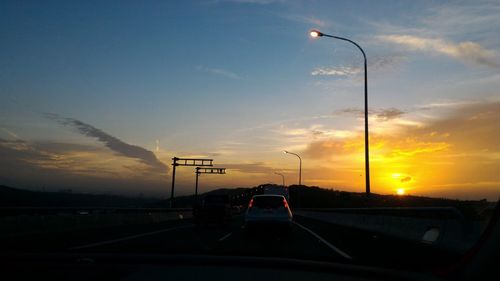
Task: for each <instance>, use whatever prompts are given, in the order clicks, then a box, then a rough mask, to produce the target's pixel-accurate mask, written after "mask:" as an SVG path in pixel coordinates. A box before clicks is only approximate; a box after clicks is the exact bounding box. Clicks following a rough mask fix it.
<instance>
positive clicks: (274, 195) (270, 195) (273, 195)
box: [252, 194, 285, 198]
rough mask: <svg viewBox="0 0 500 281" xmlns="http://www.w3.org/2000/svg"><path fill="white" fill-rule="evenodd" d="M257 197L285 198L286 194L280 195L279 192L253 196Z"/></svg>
mask: <svg viewBox="0 0 500 281" xmlns="http://www.w3.org/2000/svg"><path fill="white" fill-rule="evenodd" d="M255 197H283V198H285V196H283V195H279V194H259V195H254V196H252V198H255Z"/></svg>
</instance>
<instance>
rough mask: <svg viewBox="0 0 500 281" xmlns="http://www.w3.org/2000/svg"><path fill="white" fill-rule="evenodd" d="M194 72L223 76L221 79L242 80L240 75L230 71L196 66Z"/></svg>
mask: <svg viewBox="0 0 500 281" xmlns="http://www.w3.org/2000/svg"><path fill="white" fill-rule="evenodd" d="M196 70H199V71H204V72H208V73H211V74H215V75H219V76H223V77H226V78H231V79H238V80H239V79H243V78H242V77H241V76H240V75H238V74H236V73H234V72H232V71H229V70H226V69H222V68H211V67H205V66H202V65H197V66H196Z"/></svg>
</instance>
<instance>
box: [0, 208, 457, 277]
mask: <svg viewBox="0 0 500 281" xmlns="http://www.w3.org/2000/svg"><path fill="white" fill-rule="evenodd" d="M0 247H1V248H2V249H3V251H16V252H17V251H25V252H26V251H27V252H46V251H49V252H72V253H86V252H93V253H96V252H97V253H101V252H106V253H109V252H111V253H166V254H208V255H237V256H259V257H285V258H299V259H312V260H327V261H334V262H343V263H361V264H370V265H383V266H388V265H389V266H391V267H395V268H408V267H411V268H415V267H418V268H420V269H424V270H431V269H432V268H434V267H435V266H436V265H441V266H442V265H447V264H450V263H451V262H452V261H453V260H454V259H455V258H456V257H455V256H453V255H451V254H449V253H444V252H442V251H439V250H437V249H435V248H432V247H429V246H426V245H421V244H412V243H409V242H407V241H399V240H396V239H393V238H389V237H381V236H379V235H375V234H373V233H367V232H363V231H359V230H354V229H348V228H345V227H341V226H335V225H332V224H326V223H322V222H319V221H313V220H310V219H306V218H301V217H297V216H296V218H295V222H294V226H293V228H292V231H291V233H289V234H284V233H280V232H279V231H273V230H269V229H266V230H262V231H255V232H251V233H248V231H245V229H244V228H243V218H242V216H238V217H236V218H234V219H233V220H232V221H231V222H230V223H229V224H227V225H225V226H207V227H196V226H195V225H194V224H192V223H191V221H190V220H178V221H167V222H163V223H158V224H149V225H128V226H120V227H109V228H102V229H93V230H85V231H83V230H81V231H76V232H71V233H59V234H47V235H39V236H36V237H24V238H17V239H15V240H5V241H1V242H0Z"/></svg>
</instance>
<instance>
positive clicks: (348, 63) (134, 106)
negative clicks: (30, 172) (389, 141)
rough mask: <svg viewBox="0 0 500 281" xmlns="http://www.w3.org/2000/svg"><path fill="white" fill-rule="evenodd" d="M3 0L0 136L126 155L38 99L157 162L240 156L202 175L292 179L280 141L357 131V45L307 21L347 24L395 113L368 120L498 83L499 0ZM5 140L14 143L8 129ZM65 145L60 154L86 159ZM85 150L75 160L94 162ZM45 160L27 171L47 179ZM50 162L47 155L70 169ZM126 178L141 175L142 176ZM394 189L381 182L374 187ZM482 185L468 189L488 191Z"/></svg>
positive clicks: (416, 116) (378, 97)
mask: <svg viewBox="0 0 500 281" xmlns="http://www.w3.org/2000/svg"><path fill="white" fill-rule="evenodd" d="M0 5H1V8H0V33H1V34H2V36H1V38H0V43H1V45H2V52H1V53H0V61H2V64H0V85H1V86H0V95H1V98H2V103H1V105H0V127H1V128H2V130H1V131H0V138H1V139H3V140H6V141H12V140H22V141H23V142H25V145H26V146H29V147H31V148H33V147H36V145H37V144H39V143H44V144H47V143H70V144H84V145H87V146H89V147H90V146H91V147H96V148H99V149H102V151H101V150H99V151H101V152H99V153H101V154H103V155H107V156H106V157H108V158H109V159H111V160H110V161H112V162H113V163H114V164H113V165H116V166H117V167H119V166H123V165H125V164H120V163H122V162H120V161H124V162H127V161H132V160H134V159H135V158H134V157H129V156H127V155H124V154H120V153H121V152H119V151H118V152H117V151H114V150H112V149H111V150H110V149H109V147H108V148H106V145H103V142H102V141H100V140H99V138H97V139H96V137H95V136H94V137H92V136H89V135H82V133H81V132H79V131H78V130H75V128H72V127H71V125H69V126H68V125H67V124H66V125H61V122H55V121H54V118H47V114H46V113H51V114H56V115H57V116H58V117H57V118H55V119H56V120H61V119H64V118H70V119H74V120H79V121H81V122H84V123H85V124H87V125H90V126H92V127H93V128H96V129H99V130H101V131H102V132H105V133H106V134H107V135H109V136H113V137H115V138H118V139H120V140H121V141H123V142H124V143H127V144H131V145H136V146H140V147H142V148H144V149H146V150H149V151H152V152H154V153H155V155H156V156H157V157H158V159H159V160H160V161H162V162H164V163H169V158H171V157H173V156H205V157H217V158H216V161H218V163H221V164H227V165H228V166H230V165H247V166H237V167H238V168H236V169H235V173H234V175H236V176H235V177H234V178H231V179H230V180H229V181H228V180H227V179H222V178H220V179H213V180H212V179H210V180H208V181H207V184H208V185H209V187H210V188H215V187H216V186H220V185H224V186H234V185H252V184H258V183H262V182H268V181H275V180H276V181H278V180H279V179H275V178H274V177H273V176H271V175H272V173H273V171H274V170H281V171H285V172H286V173H287V175H288V176H289V177H290V178H292V177H294V173H295V172H294V167H295V166H294V165H295V163H294V162H293V161H290V159H286V158H285V159H283V155H281V154H280V153H279V151H280V150H282V149H293V150H295V151H298V152H302V153H304V154H305V155H306V157H305V158H306V159H307V158H308V157H309V156H308V155H312V154H311V153H310V150H311V149H312V147H313V143H317V142H318V141H327V140H331V139H332V138H333V139H345V138H349V137H352V138H356V137H357V135H358V134H359V133H360V130H361V125H362V123H361V121H362V120H360V119H359V118H357V117H356V116H352V114H351V115H350V114H349V112H351V113H352V111H353V109H354V110H357V109H360V108H361V106H362V102H363V99H362V98H363V96H362V86H363V84H362V82H363V80H362V72H361V71H360V70H361V69H360V67H361V65H362V64H361V63H362V57H361V54H360V53H359V51H358V50H356V49H355V48H354V46H352V45H349V44H347V43H345V42H342V41H334V40H329V39H326V38H321V39H319V40H314V39H311V38H309V37H308V31H309V30H310V29H311V28H318V29H320V30H322V31H324V32H325V33H331V34H335V35H339V36H344V37H348V38H351V39H353V40H355V41H357V42H358V43H359V44H360V45H362V46H363V48H364V49H365V51H366V53H367V55H368V61H369V94H370V106H371V107H372V108H373V110H374V111H373V112H374V114H375V115H376V114H380V115H381V116H382V115H383V114H385V113H387V112H392V113H395V112H396V113H397V112H400V114H399V115H398V114H396V115H397V116H396V117H397V118H394V119H393V118H392V117H391V120H390V121H391V122H392V123H391V122H379V121H380V120H382V119H380V120H379V119H377V118H376V117H373V118H375V119H374V120H373V121H374V123H373V126H374V132H375V133H380V134H385V135H387V134H389V135H391V134H396V133H400V132H401V130H403V129H401V128H400V126H411V125H412V124H413V126H423V127H425V126H427V127H429V126H428V123H429V122H432V121H433V120H436V119H439V118H443V116H445V117H446V116H454V115H453V114H454V112H455V111H456V110H458V109H460V108H458V109H457V107H460V106H463V105H464V104H465V105H468V104H475V103H477V102H483V103H485V104H488V103H491V102H492V101H493V102H496V101H497V97H498V93H497V89H498V86H499V84H500V75H499V74H500V73H499V69H500V68H499V65H500V60H499V57H498V50H499V46H500V39H499V38H498V36H496V34H497V30H498V28H499V27H500V20H499V19H498V16H497V15H498V12H499V11H500V5H498V3H495V2H494V1H493V2H489V1H472V2H462V1H453V2H436V1H377V2H376V3H375V2H374V1H335V2H334V1H272V0H240V1H238V0H236V1H217V0H213V1H193V2H191V1H144V2H136V1H116V2H114V1H106V2H102V1H72V2H67V1H44V2H40V1H23V2H18V1H4V2H2V4H0ZM423 108H425V110H423ZM428 108H432V109H431V110H427V109H428ZM346 109H347V110H346ZM388 109H397V110H399V111H394V110H393V111H387V110H388ZM349 110H350V111H349ZM454 110H455V111H454ZM377 112H378V113H377ZM58 118H59V119H58ZM377 120H378V121H377ZM384 120H385V119H384ZM385 121H387V120H385ZM63 123H64V122H63ZM398 126H399V127H398ZM396 127H397V132H396V133H395V131H394V130H396ZM403 131H404V130H403ZM490 137H491V136H490ZM492 141H494V140H492ZM5 146H8V147H9V148H10V149H12V143H9V144H5ZM451 147H453V146H451ZM455 147H456V146H455ZM31 148H30V149H31ZM44 149H45V150H43V149H42V150H43V151H42V152H43V153H49V154H50V153H59V154H60V155H65V154H64V153H68V152H67V151H65V152H62V151H54V150H50V149H47V148H44ZM52 149H53V148H52ZM71 151H74V149H73V150H71ZM39 152H40V151H39ZM96 155H99V154H96ZM68 157H69V156H68ZM75 157H76V156H75ZM79 157H80V156H79ZM89 157H90V156H89ZM310 157H311V158H310V159H309V161H308V163H309V164H308V165H307V167H306V171H305V173H306V175H309V179H310V182H309V183H310V184H316V185H327V186H335V187H339V188H344V189H346V190H358V189H359V188H360V184H361V183H360V181H359V180H358V179H350V178H349V177H352V175H350V176H349V175H343V176H339V177H341V178H343V179H344V180H342V181H335V180H333V179H331V178H332V177H334V176H331V177H330V178H329V177H325V176H324V175H320V171H321V170H322V169H323V168H324V166H328V167H330V168H331V169H333V168H332V167H333V166H335V165H334V163H338V162H339V161H341V162H342V161H344V160H345V159H344V158H349V157H348V156H347V155H344V156H339V158H335V157H333V156H332V157H333V158H335V159H333V158H329V160H328V161H326V162H324V161H323V160H322V161H317V159H314V157H312V156H310ZM342 157H344V158H342ZM125 158H127V159H125ZM130 158H132V159H130ZM16 159H17V158H16ZM113 159H114V160H113ZM342 159H344V160H342ZM495 159H496V158H495ZM73 160H74V161H75V162H74V163H73V162H72V163H73V164H71V165H77V163H79V162H78V161H83V160H82V158H78V157H77V158H74V159H73ZM135 160H137V159H135ZM44 161H49V160H44ZM89 161H90V160H88V159H87V160H86V162H85V163H87V164H89V163H93V164H92V165H94V166H95V165H97V166H98V167H101V168H102V166H99V165H104V164H103V163H100V162H99V163H100V164H99V165H98V164H97V162H92V161H90V162H89ZM495 161H496V160H495ZM25 162H26V161H25ZM25 162H23V163H25ZM28 162H29V161H28ZM33 163H39V162H33V161H31V162H30V163H29V164H30V165H34V164H33ZM127 163H128V162H127ZM343 163H344V162H343ZM46 164H47V163H45V162H44V165H46ZM53 164H54V163H52V164H50V165H48V167H49V168H47V167H45V166H44V168H43V171H41V172H40V173H47V178H50V177H49V176H48V175H50V171H49V170H50V169H54V166H53ZM81 164H82V163H80V164H79V165H81ZM351 164H353V165H354V163H351ZM61 165H62V164H58V165H55V167H57V169H59V170H61V169H66V168H68V167H67V166H64V165H62V166H61ZM65 165H69V164H68V163H66V164H65ZM89 165H90V164H89ZM50 167H52V168H50ZM117 167H115V168H116V169H117V170H119V168H117ZM235 167H236V166H235ZM349 167H350V169H353V170H356V171H358V170H359V169H358V168H353V167H351V166H349ZM115 168H113V169H115ZM360 168H362V166H360ZM103 169H105V168H103ZM70 170H71V169H70ZM410 170H411V169H410ZM89 171H90V170H89ZM2 173H3V174H2V175H1V177H0V178H2V179H4V181H5V182H6V183H10V184H13V185H20V186H27V187H31V188H35V187H36V186H37V185H39V183H40V181H41V180H40V181H38V182H28V181H23V180H20V179H19V178H16V177H14V176H9V175H8V171H7V170H4V171H3V172H2ZM332 173H333V174H335V175H337V173H340V171H337V170H336V171H332ZM353 173H357V172H353ZM407 173H410V174H411V171H408V172H407ZM269 174H271V175H269ZM348 174H349V173H348ZM86 175H87V176H88V174H86ZM19 177H21V178H22V176H19ZM69 178H71V177H69ZM91 178H93V176H92V177H91ZM98 178H99V179H100V180H102V179H105V181H106V183H101V182H100V181H99V180H95V181H92V180H89V181H90V182H95V184H94V185H95V186H101V185H102V186H108V187H107V188H106V189H104V191H103V192H107V191H110V192H118V191H119V190H118V191H117V189H116V188H114V187H113V186H115V185H116V184H113V180H114V179H115V178H114V176H109V175H108V176H99V177H98ZM160 178H161V180H160ZM134 179H135V180H136V181H137V182H140V179H141V176H139V175H136V176H134ZM44 180H45V177H44ZM179 180H180V182H181V185H184V186H185V190H184V193H189V191H188V190H189V188H190V187H189V186H190V185H191V184H192V183H191V181H192V179H191V174H190V172H186V173H185V174H184V175H183V174H182V173H181V175H180V178H179ZM166 181H169V177H168V174H167V175H161V176H158V180H157V181H155V183H154V184H153V185H151V186H154V187H149V189H144V190H146V192H150V193H151V194H155V195H158V194H160V195H163V194H164V193H163V191H164V189H163V186H168V183H166ZM290 181H292V180H290ZM477 181H478V182H484V181H486V182H489V183H491V182H496V181H497V179H488V180H484V179H481V180H480V179H477ZM498 182H500V180H499V181H498ZM43 184H44V185H48V186H51V185H56V186H60V185H71V184H70V183H65V182H58V183H54V182H50V180H49V181H48V182H46V183H43ZM415 184H418V182H416V183H415ZM456 184H463V183H461V182H457V183H456ZM470 184H474V183H473V181H472V182H471V183H470ZM136 185H137V184H136ZM379 185H382V183H381V182H380V183H379ZM79 188H81V189H82V188H83V189H84V187H79ZM391 188H392V187H391ZM411 188H414V189H415V190H419V188H420V187H418V186H417V185H415V186H413V187H411ZM489 188H491V187H489ZM97 190H98V189H97ZM130 190H132V189H130ZM391 190H392V189H390V188H387V187H382V186H381V187H380V192H381V193H390V192H391ZM134 192H135V190H134ZM181 192H183V189H182V188H181ZM419 192H422V193H425V194H432V190H427V191H425V192H424V191H423V190H422V191H420V190H419ZM485 192H486V191H485ZM488 192H489V193H488ZM488 192H486V193H482V195H481V196H483V195H484V196H491V194H492V193H491V190H490V191H488ZM445 194H448V193H446V192H445ZM464 194H465V193H464ZM485 194H486V195H485ZM450 196H462V197H463V196H465V195H461V194H451V195H450ZM496 196H497V195H496Z"/></svg>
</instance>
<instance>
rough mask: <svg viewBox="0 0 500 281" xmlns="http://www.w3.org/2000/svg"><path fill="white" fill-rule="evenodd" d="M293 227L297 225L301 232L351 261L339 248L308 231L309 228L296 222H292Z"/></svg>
mask: <svg viewBox="0 0 500 281" xmlns="http://www.w3.org/2000/svg"><path fill="white" fill-rule="evenodd" d="M293 223H294V224H295V225H297V226H298V227H300V228H302V229H303V230H305V231H307V232H309V233H310V234H312V235H313V236H314V237H316V238H318V239H319V240H320V241H321V242H323V243H324V244H325V245H327V246H328V247H330V249H332V250H333V251H335V252H336V253H337V254H339V255H341V256H342V257H344V258H346V259H349V260H352V257H351V256H349V255H348V254H346V253H345V252H343V251H341V250H340V249H339V248H337V247H335V246H334V245H332V244H331V243H330V242H328V241H326V240H325V239H323V237H321V236H319V235H318V234H316V233H315V232H314V231H312V230H310V229H309V228H307V227H305V226H303V225H301V224H300V223H298V222H293Z"/></svg>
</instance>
